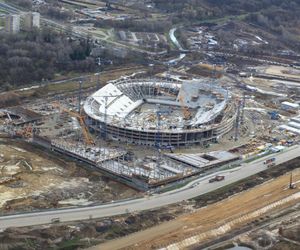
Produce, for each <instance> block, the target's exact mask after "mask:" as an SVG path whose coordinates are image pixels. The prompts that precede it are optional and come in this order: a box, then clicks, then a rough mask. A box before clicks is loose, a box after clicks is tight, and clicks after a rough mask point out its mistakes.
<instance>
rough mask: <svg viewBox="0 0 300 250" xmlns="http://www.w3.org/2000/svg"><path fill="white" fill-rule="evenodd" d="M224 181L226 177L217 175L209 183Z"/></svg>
mask: <svg viewBox="0 0 300 250" xmlns="http://www.w3.org/2000/svg"><path fill="white" fill-rule="evenodd" d="M224 179H225V176H224V175H216V176H215V177H214V178H211V179H210V180H209V181H208V182H209V183H212V182H215V181H222V180H224Z"/></svg>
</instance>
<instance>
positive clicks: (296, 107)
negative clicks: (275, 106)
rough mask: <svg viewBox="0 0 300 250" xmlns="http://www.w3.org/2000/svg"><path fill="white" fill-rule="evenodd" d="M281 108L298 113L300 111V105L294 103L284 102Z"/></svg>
mask: <svg viewBox="0 0 300 250" xmlns="http://www.w3.org/2000/svg"><path fill="white" fill-rule="evenodd" d="M281 108H282V109H284V110H286V111H298V110H299V104H297V103H293V102H282V103H281Z"/></svg>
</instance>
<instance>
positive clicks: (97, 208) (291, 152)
mask: <svg viewBox="0 0 300 250" xmlns="http://www.w3.org/2000/svg"><path fill="white" fill-rule="evenodd" d="M299 150H300V147H299V145H297V146H293V147H290V148H289V149H287V150H286V151H285V152H282V153H279V154H275V155H274V157H276V163H277V164H278V165H279V164H282V163H287V164H288V161H290V160H294V159H296V158H299ZM268 158H270V156H269V155H268V156H265V157H263V158H261V159H258V160H255V161H252V162H250V163H243V164H242V166H241V167H240V168H237V169H235V171H234V170H233V169H230V170H226V171H220V172H217V173H214V174H212V175H210V176H205V177H201V178H200V179H196V180H194V181H192V182H191V183H189V184H187V185H186V186H184V187H182V188H179V189H176V190H172V191H169V192H163V193H160V194H156V195H153V196H151V197H149V196H144V197H142V198H137V199H127V200H122V201H115V202H111V203H107V204H100V205H94V206H88V207H72V208H64V209H55V210H49V211H43V212H32V213H28V212H26V213H23V214H14V215H6V216H2V217H0V229H1V230H4V229H6V228H8V227H24V226H33V225H41V224H49V223H53V222H52V221H51V220H52V219H53V218H59V219H60V221H61V222H68V221H78V220H90V219H91V218H93V219H96V218H104V217H109V216H115V215H120V214H125V213H126V214H128V212H133V211H135V212H137V211H143V210H150V209H154V208H159V207H162V206H166V205H170V204H175V203H178V202H181V201H186V200H188V199H192V198H194V197H198V196H200V195H203V194H206V193H209V192H212V191H214V190H217V189H220V188H222V187H225V186H228V185H230V184H233V183H235V182H237V181H239V180H242V179H244V178H247V177H249V176H252V175H254V174H257V173H259V172H262V171H265V170H266V169H267V168H268V167H267V166H266V165H265V164H263V162H264V161H265V160H266V159H268ZM217 174H221V175H224V176H225V180H223V181H220V182H214V183H209V182H208V179H210V178H212V177H213V176H215V175H217Z"/></svg>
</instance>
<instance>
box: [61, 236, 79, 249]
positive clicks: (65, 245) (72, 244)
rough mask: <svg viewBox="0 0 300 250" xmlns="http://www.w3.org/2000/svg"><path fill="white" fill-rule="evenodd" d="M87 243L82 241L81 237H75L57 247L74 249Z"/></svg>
mask: <svg viewBox="0 0 300 250" xmlns="http://www.w3.org/2000/svg"><path fill="white" fill-rule="evenodd" d="M84 245H85V244H84V243H83V242H80V239H79V238H74V239H71V240H66V241H63V242H62V243H61V244H60V245H59V246H58V248H57V249H59V250H72V249H78V248H79V247H82V246H84Z"/></svg>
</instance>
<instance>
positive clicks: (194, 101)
mask: <svg viewBox="0 0 300 250" xmlns="http://www.w3.org/2000/svg"><path fill="white" fill-rule="evenodd" d="M84 111H85V113H86V115H87V117H86V122H87V124H88V126H89V127H90V129H91V130H93V131H95V132H96V133H99V134H100V135H102V136H104V137H106V138H108V139H112V140H116V141H121V142H126V143H131V144H139V145H149V146H160V147H170V146H176V147H179V146H186V145H195V144H198V145H205V144H207V143H208V142H210V141H216V140H218V138H220V137H221V136H222V135H224V134H225V133H227V132H229V131H230V130H231V129H232V127H233V124H234V121H235V118H236V107H235V104H234V102H233V101H232V98H231V94H230V93H229V92H228V91H227V90H226V89H224V88H222V87H220V86H218V85H216V84H215V83H211V82H209V80H207V79H202V80H192V81H182V82H181V81H174V80H172V81H171V80H166V79H121V80H116V81H112V82H110V83H108V84H107V85H106V86H104V87H103V88H101V89H100V90H98V91H97V92H95V93H94V94H92V95H91V96H90V97H89V98H88V99H87V101H86V102H85V104H84Z"/></svg>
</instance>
